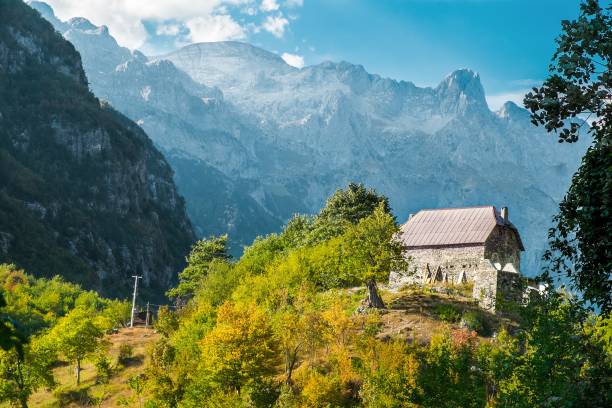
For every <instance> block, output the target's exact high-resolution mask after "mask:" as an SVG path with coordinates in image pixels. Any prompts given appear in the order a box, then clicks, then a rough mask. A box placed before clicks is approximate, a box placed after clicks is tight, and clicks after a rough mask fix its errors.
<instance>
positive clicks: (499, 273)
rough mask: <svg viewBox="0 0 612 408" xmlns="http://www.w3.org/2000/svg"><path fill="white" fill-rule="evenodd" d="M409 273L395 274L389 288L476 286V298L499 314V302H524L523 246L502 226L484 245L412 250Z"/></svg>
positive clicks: (409, 251)
mask: <svg viewBox="0 0 612 408" xmlns="http://www.w3.org/2000/svg"><path fill="white" fill-rule="evenodd" d="M405 254H406V256H407V257H409V258H410V259H409V260H410V268H409V271H408V273H399V272H391V274H390V276H389V286H390V288H392V289H399V288H401V287H402V286H406V285H410V284H418V285H423V284H435V283H436V282H439V283H446V284H461V283H465V282H470V283H473V285H474V287H473V291H472V296H473V297H474V298H475V299H478V300H479V305H480V307H482V308H483V309H485V310H489V311H491V312H494V311H495V303H496V298H497V297H498V296H502V297H503V298H504V299H507V300H516V299H519V298H520V294H519V295H517V293H519V292H520V290H519V289H518V288H519V286H520V284H519V282H520V274H519V271H520V243H519V241H518V237H517V234H516V232H515V231H514V230H512V229H511V228H509V227H505V226H498V227H496V228H495V230H494V231H493V232H492V233H491V236H490V237H489V239H488V240H487V242H486V243H485V244H484V245H465V246H456V247H440V248H408V249H406V252H405Z"/></svg>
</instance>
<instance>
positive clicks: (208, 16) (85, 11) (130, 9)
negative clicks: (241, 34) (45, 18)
mask: <svg viewBox="0 0 612 408" xmlns="http://www.w3.org/2000/svg"><path fill="white" fill-rule="evenodd" d="M45 1H46V2H48V3H49V4H50V5H51V7H53V9H54V10H55V13H56V14H57V16H58V17H59V18H60V19H62V20H67V19H69V18H71V17H77V16H78V17H85V18H87V19H89V20H91V21H92V22H93V23H94V24H96V25H106V26H108V28H109V30H110V32H111V35H112V36H113V37H115V38H116V39H117V41H118V42H119V43H120V44H121V45H124V46H126V47H128V48H132V49H134V48H138V47H140V46H141V45H142V44H143V43H144V42H145V41H146V40H147V31H146V30H145V27H144V25H143V21H144V20H153V21H157V22H163V21H169V20H176V21H177V22H180V23H185V24H186V22H187V21H191V20H194V19H195V18H202V19H204V20H205V21H210V22H212V23H214V25H213V26H212V27H211V30H212V33H211V34H210V35H208V36H205V37H209V38H219V36H220V35H221V34H222V33H229V34H230V35H231V36H234V37H235V36H236V33H237V31H238V30H237V29H236V25H237V24H238V23H236V22H235V21H234V20H233V18H232V17H231V16H229V15H225V14H223V13H220V11H221V10H223V7H228V6H246V5H248V4H250V3H252V2H253V0H154V1H151V0H45ZM222 24H227V25H228V26H226V27H220V25H222ZM192 25H196V26H197V34H196V36H202V34H203V33H202V31H203V30H204V28H203V27H202V26H201V25H198V22H197V21H196V22H195V23H192Z"/></svg>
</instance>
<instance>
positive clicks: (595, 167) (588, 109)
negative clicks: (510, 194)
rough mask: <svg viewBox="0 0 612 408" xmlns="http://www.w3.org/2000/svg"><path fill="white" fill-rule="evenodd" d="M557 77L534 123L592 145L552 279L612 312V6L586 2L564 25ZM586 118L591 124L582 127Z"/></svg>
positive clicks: (534, 108)
mask: <svg viewBox="0 0 612 408" xmlns="http://www.w3.org/2000/svg"><path fill="white" fill-rule="evenodd" d="M562 28H563V32H562V34H561V36H560V37H559V38H558V39H557V44H558V48H557V51H556V52H555V54H554V56H553V61H552V63H551V65H550V68H549V70H550V76H549V77H548V78H547V79H546V80H545V81H544V83H543V85H542V86H541V87H539V88H534V89H533V92H530V93H529V94H527V95H526V97H525V100H524V103H525V106H526V107H527V108H528V109H529V110H530V111H531V117H532V122H533V123H534V124H535V125H543V126H544V127H545V128H546V130H548V131H549V132H556V133H557V134H558V135H559V142H569V143H572V142H576V141H577V140H578V138H579V137H582V136H581V127H582V126H584V125H586V126H588V133H589V134H590V135H591V137H592V143H591V146H590V147H589V148H588V150H587V152H586V154H585V156H584V158H583V159H582V164H581V166H580V168H579V169H578V171H577V173H576V174H575V175H574V177H573V179H572V184H571V186H570V188H569V191H568V192H567V194H566V196H565V198H564V199H563V201H562V202H561V204H560V211H559V214H558V215H557V216H556V217H555V218H554V222H555V224H556V225H555V227H554V228H553V229H551V231H550V233H549V238H550V250H549V251H548V252H547V253H546V254H545V256H544V258H545V259H546V260H547V261H549V267H548V268H547V269H546V270H545V271H544V275H543V277H544V278H546V279H549V278H550V274H551V273H552V274H557V275H560V276H563V275H565V276H567V277H569V278H570V280H571V282H572V284H573V285H574V287H575V288H576V289H578V290H580V291H581V292H582V293H583V295H584V298H585V299H586V300H589V301H591V302H593V303H595V304H597V305H599V306H600V307H601V309H602V311H604V312H605V313H609V312H610V311H611V310H612V274H611V271H612V256H611V254H612V213H611V208H612V74H611V73H610V68H611V66H612V5H608V6H607V7H606V8H602V7H601V6H600V5H599V3H598V1H597V0H585V1H584V2H583V3H582V4H581V5H580V16H579V17H578V19H576V20H573V21H563V22H562ZM582 118H586V119H584V120H582Z"/></svg>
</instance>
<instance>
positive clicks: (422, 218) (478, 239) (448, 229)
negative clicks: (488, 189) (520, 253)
mask: <svg viewBox="0 0 612 408" xmlns="http://www.w3.org/2000/svg"><path fill="white" fill-rule="evenodd" d="M496 225H504V222H503V219H502V218H501V217H500V215H499V214H498V212H497V210H496V209H495V207H493V206H492V205H490V206H483V207H466V208H441V209H433V210H421V211H419V212H418V213H417V214H416V215H414V216H412V218H410V219H409V220H408V221H407V222H406V223H405V224H404V225H402V227H401V231H400V236H401V240H402V242H403V243H404V245H405V246H407V247H429V246H447V245H466V244H468V245H469V244H484V242H485V241H486V240H487V238H488V236H489V234H491V232H492V231H493V229H494V228H495V226H496ZM508 226H509V227H511V228H512V229H514V230H516V229H515V228H514V226H513V225H512V224H509V225H508ZM517 236H518V234H517Z"/></svg>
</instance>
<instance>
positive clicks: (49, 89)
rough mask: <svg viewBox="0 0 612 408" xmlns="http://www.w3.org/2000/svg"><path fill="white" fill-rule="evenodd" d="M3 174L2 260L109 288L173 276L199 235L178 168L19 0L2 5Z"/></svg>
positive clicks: (150, 287)
mask: <svg viewBox="0 0 612 408" xmlns="http://www.w3.org/2000/svg"><path fill="white" fill-rule="evenodd" d="M76 23H79V22H75V23H74V24H76ZM79 24H81V26H82V27H83V25H84V24H85V23H84V22H82V21H81V22H80V23H79ZM0 174H1V175H2V177H0V262H12V263H16V264H17V265H18V266H19V267H23V268H25V269H27V270H28V271H29V272H31V273H34V274H36V275H39V276H51V275H54V274H61V275H63V276H65V277H66V278H68V279H70V280H72V281H75V282H78V283H81V284H83V285H84V286H85V287H88V288H94V289H96V290H99V291H100V292H102V293H103V294H106V295H110V296H124V295H126V294H128V293H129V292H130V291H131V285H132V284H131V282H132V278H131V276H132V275H134V274H138V275H142V276H143V295H145V296H149V298H151V296H153V297H158V298H160V297H161V296H162V295H163V293H164V291H165V290H166V289H167V288H168V287H169V286H170V285H171V284H173V283H174V282H175V281H176V277H177V273H178V271H179V270H180V269H181V267H182V265H183V263H184V257H185V255H186V254H187V252H188V250H189V247H190V245H191V243H192V242H193V240H194V239H195V238H194V234H193V232H192V228H191V224H190V222H189V220H188V218H187V216H186V212H185V206H184V201H183V199H182V197H180V196H179V195H178V193H177V191H176V187H175V185H174V182H173V180H172V176H173V173H172V170H171V168H170V166H169V165H168V163H167V162H166V161H165V159H164V157H163V156H162V155H161V154H160V153H159V151H157V149H156V148H155V147H154V146H153V144H152V142H151V141H150V140H149V138H148V136H147V135H146V134H145V133H144V132H143V130H142V129H141V128H140V127H139V126H137V125H136V124H135V123H133V122H132V121H130V120H129V119H127V118H126V117H124V116H122V115H121V114H119V113H118V112H116V111H115V110H114V109H112V108H111V107H110V106H109V105H108V104H106V103H103V102H100V101H99V100H98V99H97V98H96V97H95V96H94V95H93V94H92V93H91V92H90V90H89V89H88V83H87V78H86V77H85V73H84V71H83V68H82V66H81V60H80V56H79V54H78V52H76V50H75V49H74V47H73V46H72V45H71V44H70V43H69V42H68V41H66V40H65V39H64V38H62V36H61V35H60V34H58V33H57V32H56V31H55V30H54V29H53V27H52V26H51V24H49V23H48V22H47V21H45V20H44V19H42V18H41V17H40V15H39V14H38V13H37V12H36V11H34V10H32V9H31V8H29V7H28V6H26V5H25V4H24V3H23V2H22V1H20V0H6V1H3V2H2V3H0Z"/></svg>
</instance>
